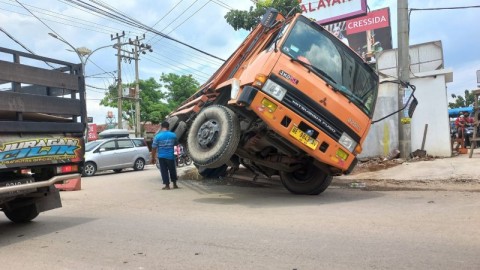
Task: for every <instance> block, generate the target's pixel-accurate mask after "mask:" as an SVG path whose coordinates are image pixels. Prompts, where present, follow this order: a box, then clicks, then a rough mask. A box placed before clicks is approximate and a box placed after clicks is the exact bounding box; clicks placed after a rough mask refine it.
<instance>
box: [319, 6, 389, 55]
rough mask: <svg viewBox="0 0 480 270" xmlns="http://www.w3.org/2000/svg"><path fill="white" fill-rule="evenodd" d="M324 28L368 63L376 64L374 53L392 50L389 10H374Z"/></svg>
mask: <svg viewBox="0 0 480 270" xmlns="http://www.w3.org/2000/svg"><path fill="white" fill-rule="evenodd" d="M324 27H325V28H326V29H327V30H328V31H330V32H332V33H333V34H334V35H335V36H336V37H338V38H339V39H340V40H342V41H343V42H344V43H345V44H347V45H349V46H350V48H352V49H353V50H354V51H356V52H357V53H358V55H360V56H362V58H363V59H364V60H365V61H367V62H368V63H375V62H376V59H375V53H377V52H380V51H383V50H389V49H392V48H393V46H392V29H391V26H390V9H389V8H383V9H378V10H374V11H372V12H369V13H368V14H367V15H365V16H362V17H358V18H355V19H351V20H347V21H342V22H337V23H333V24H329V25H324Z"/></svg>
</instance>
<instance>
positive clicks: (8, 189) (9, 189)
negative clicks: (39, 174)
mask: <svg viewBox="0 0 480 270" xmlns="http://www.w3.org/2000/svg"><path fill="white" fill-rule="evenodd" d="M75 178H80V174H79V173H73V174H65V175H57V176H54V177H52V178H50V179H48V180H45V181H40V182H33V183H25V184H19V185H11V186H5V187H1V188H0V195H2V194H11V193H16V192H22V191H26V190H32V189H37V188H42V187H49V186H51V185H53V184H55V183H58V182H61V181H65V180H70V179H75Z"/></svg>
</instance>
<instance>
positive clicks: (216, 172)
mask: <svg viewBox="0 0 480 270" xmlns="http://www.w3.org/2000/svg"><path fill="white" fill-rule="evenodd" d="M227 168H228V166H227V165H226V164H223V165H222V166H220V167H218V168H198V174H200V175H201V176H202V177H203V178H214V179H215V178H220V177H223V176H225V175H226V174H227Z"/></svg>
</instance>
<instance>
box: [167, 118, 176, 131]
mask: <svg viewBox="0 0 480 270" xmlns="http://www.w3.org/2000/svg"><path fill="white" fill-rule="evenodd" d="M178 120H179V119H178V116H172V117H169V118H168V119H167V122H168V129H169V130H170V131H172V130H174V129H175V127H176V126H177V123H178Z"/></svg>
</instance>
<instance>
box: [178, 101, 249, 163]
mask: <svg viewBox="0 0 480 270" xmlns="http://www.w3.org/2000/svg"><path fill="white" fill-rule="evenodd" d="M239 141H240V123H239V121H238V117H237V115H236V114H235V113H234V112H233V111H232V110H230V109H229V108H227V107H225V106H221V105H212V106H210V107H207V108H206V109H204V110H203V111H201V112H200V113H199V114H198V116H197V117H196V118H195V120H194V121H193V123H192V125H191V127H190V130H189V132H188V137H187V151H188V153H189V155H190V157H191V158H192V160H193V162H194V163H195V164H197V165H198V166H201V167H205V168H218V167H221V166H222V165H224V164H226V163H228V161H229V160H230V158H231V157H232V155H233V154H234V153H235V151H236V150H237V146H238V143H239Z"/></svg>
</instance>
